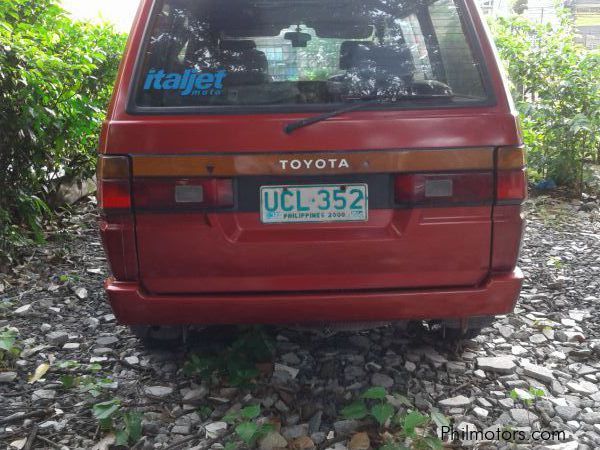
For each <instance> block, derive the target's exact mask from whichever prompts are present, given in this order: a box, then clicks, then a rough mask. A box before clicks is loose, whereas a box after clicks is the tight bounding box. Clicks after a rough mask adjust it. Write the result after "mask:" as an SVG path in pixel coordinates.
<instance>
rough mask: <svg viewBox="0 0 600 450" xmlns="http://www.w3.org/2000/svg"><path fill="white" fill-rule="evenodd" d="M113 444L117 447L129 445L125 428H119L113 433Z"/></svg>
mask: <svg viewBox="0 0 600 450" xmlns="http://www.w3.org/2000/svg"><path fill="white" fill-rule="evenodd" d="M115 445H116V446H118V447H127V446H128V445H129V433H127V430H120V431H117V432H116V433H115Z"/></svg>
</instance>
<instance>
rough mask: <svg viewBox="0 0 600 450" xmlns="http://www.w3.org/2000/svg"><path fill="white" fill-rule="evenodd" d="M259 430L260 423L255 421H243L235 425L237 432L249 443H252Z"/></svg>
mask: <svg viewBox="0 0 600 450" xmlns="http://www.w3.org/2000/svg"><path fill="white" fill-rule="evenodd" d="M257 431H258V425H256V424H255V423H253V422H243V423H240V424H239V425H238V426H237V427H235V432H236V434H237V435H238V436H239V437H240V439H241V440H242V441H244V442H245V443H246V444H247V445H250V444H251V443H252V440H253V439H254V435H255V434H256V432H257Z"/></svg>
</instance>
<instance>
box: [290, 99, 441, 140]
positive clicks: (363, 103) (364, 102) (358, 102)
mask: <svg viewBox="0 0 600 450" xmlns="http://www.w3.org/2000/svg"><path fill="white" fill-rule="evenodd" d="M452 97H453V96H452V95H405V96H401V97H393V98H390V97H379V96H368V97H357V98H355V99H351V100H350V99H349V100H348V101H352V104H351V105H349V106H345V107H343V108H339V109H336V110H334V111H330V112H327V113H323V114H319V115H317V116H313V117H307V118H306V119H300V120H297V121H295V122H291V123H288V124H287V125H286V126H284V127H283V131H285V133H286V134H292V133H293V132H294V131H296V130H298V129H299V128H304V127H308V126H309V125H313V124H315V123H319V122H323V121H325V120H328V119H331V118H332V117H336V116H340V115H342V114H346V113H349V112H352V111H357V110H359V109H362V108H365V107H367V106H370V105H373V104H375V103H382V104H390V105H393V104H395V103H399V102H401V101H410V100H423V99H436V98H444V99H450V98H452Z"/></svg>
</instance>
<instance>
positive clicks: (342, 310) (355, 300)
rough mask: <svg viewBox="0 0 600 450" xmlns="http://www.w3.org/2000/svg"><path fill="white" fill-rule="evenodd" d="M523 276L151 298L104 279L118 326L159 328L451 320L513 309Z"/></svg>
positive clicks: (131, 286) (132, 285)
mask: <svg viewBox="0 0 600 450" xmlns="http://www.w3.org/2000/svg"><path fill="white" fill-rule="evenodd" d="M522 278H523V275H522V274H521V271H520V270H518V269H517V270H515V271H514V272H513V273H508V274H503V275H495V276H493V277H491V278H489V279H488V280H487V281H486V282H485V283H484V284H482V285H481V286H478V287H472V288H456V289H438V290H432V289H430V290H417V291H411V290H406V291H376V292H356V291H355V292H337V293H331V292H330V293H297V294H292V293H288V294H280V293H277V294H270V295H264V294H245V295H232V294H224V295H214V294H213V295H205V296H200V295H194V296H166V295H165V296H163V295H161V296H152V295H148V294H147V293H145V292H144V291H143V290H141V289H140V287H139V285H137V284H136V283H120V282H115V281H114V280H112V279H111V280H108V282H107V283H106V289H107V292H108V297H109V299H110V302H111V305H112V308H113V310H114V311H115V315H116V317H117V318H118V320H119V321H120V322H121V323H126V324H132V325H136V324H148V323H154V324H158V325H173V324H198V323H202V324H220V323H274V324H277V323H307V322H329V321H361V322H362V321H375V322H376V321H382V320H409V319H451V318H452V319H456V318H468V317H475V316H493V315H498V314H506V313H508V312H510V311H512V310H513V308H514V306H515V302H516V300H517V298H518V296H519V291H520V289H521V284H522V281H523V280H522Z"/></svg>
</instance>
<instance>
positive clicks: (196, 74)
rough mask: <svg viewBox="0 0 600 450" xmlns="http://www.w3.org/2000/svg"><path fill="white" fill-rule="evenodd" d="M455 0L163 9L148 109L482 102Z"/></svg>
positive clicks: (140, 88) (248, 0)
mask: <svg viewBox="0 0 600 450" xmlns="http://www.w3.org/2000/svg"><path fill="white" fill-rule="evenodd" d="M459 1H460V0H456V1H455V0H433V1H427V0H157V3H156V5H155V7H154V10H153V11H154V12H153V17H152V18H151V22H150V28H149V31H148V35H147V38H146V42H145V44H144V45H145V48H144V50H143V52H142V53H141V55H142V61H141V64H140V65H139V67H138V78H137V79H138V84H137V89H136V93H135V103H136V105H137V106H141V107H160V108H165V107H166V108H168V107H215V106H219V107H228V106H229V107H234V106H237V107H240V106H264V105H270V106H277V105H279V106H283V107H290V106H295V105H307V104H312V105H327V104H332V103H343V102H347V101H352V100H354V99H364V98H368V97H374V96H376V97H378V98H390V99H397V98H402V99H407V98H408V97H410V98H409V99H408V100H409V102H408V103H409V104H414V103H415V102H417V103H418V102H420V101H424V102H428V103H431V102H434V103H435V104H438V103H441V104H450V105H452V104H465V103H469V104H470V103H473V102H482V101H484V100H486V99H487V98H486V97H487V95H486V90H485V89H484V83H483V81H482V74H481V72H480V70H479V68H480V66H481V65H480V62H479V61H478V60H477V58H476V56H475V54H476V53H474V51H473V43H472V42H471V40H470V38H469V36H470V33H468V31H467V30H469V27H468V26H467V24H466V23H465V14H463V9H462V4H461V3H460V2H459Z"/></svg>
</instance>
